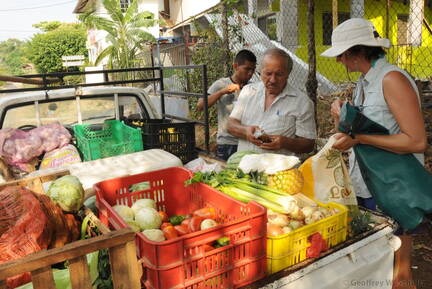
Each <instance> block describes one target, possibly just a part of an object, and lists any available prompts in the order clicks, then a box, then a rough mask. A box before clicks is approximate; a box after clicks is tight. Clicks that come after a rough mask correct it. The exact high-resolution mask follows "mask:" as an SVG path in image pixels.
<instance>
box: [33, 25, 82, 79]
mask: <svg viewBox="0 0 432 289" xmlns="http://www.w3.org/2000/svg"><path fill="white" fill-rule="evenodd" d="M54 26H55V25H54ZM54 26H52V27H54ZM46 29H48V28H46ZM26 54H27V56H28V58H29V59H30V60H31V61H32V62H33V63H34V64H35V66H36V70H37V71H38V72H39V73H50V72H62V71H66V67H63V65H62V59H61V58H62V56H67V55H85V56H87V48H86V32H85V29H84V27H83V26H82V25H77V24H74V25H67V24H65V25H63V24H62V25H60V26H59V27H57V28H56V29H54V30H50V31H48V32H45V33H40V34H36V35H35V36H34V37H33V38H32V40H31V41H30V43H29V48H28V50H27V52H26Z"/></svg>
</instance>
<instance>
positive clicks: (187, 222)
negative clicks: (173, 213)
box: [181, 218, 192, 227]
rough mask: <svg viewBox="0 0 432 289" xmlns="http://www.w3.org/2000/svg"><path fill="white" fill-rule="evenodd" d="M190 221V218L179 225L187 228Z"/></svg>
mask: <svg viewBox="0 0 432 289" xmlns="http://www.w3.org/2000/svg"><path fill="white" fill-rule="evenodd" d="M191 219H192V218H187V219H184V220H183V221H182V222H181V224H182V225H185V226H186V227H188V226H189V222H190V220H191Z"/></svg>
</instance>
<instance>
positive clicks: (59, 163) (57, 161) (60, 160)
mask: <svg viewBox="0 0 432 289" xmlns="http://www.w3.org/2000/svg"><path fill="white" fill-rule="evenodd" d="M80 162H81V158H80V155H79V153H78V150H77V149H76V147H74V146H73V145H71V144H69V145H65V146H64V147H61V148H58V149H55V150H52V151H50V152H47V153H45V155H44V157H43V159H42V162H41V164H40V168H39V169H46V168H60V167H64V166H66V165H70V164H75V163H80Z"/></svg>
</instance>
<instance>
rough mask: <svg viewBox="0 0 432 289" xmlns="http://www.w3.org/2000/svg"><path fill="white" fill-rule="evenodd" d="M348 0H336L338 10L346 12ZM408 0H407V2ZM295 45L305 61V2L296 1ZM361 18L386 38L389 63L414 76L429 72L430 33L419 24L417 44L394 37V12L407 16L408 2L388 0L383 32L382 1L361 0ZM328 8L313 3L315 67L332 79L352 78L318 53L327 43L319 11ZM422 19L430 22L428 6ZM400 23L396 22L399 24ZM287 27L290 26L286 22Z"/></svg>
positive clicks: (431, 70)
mask: <svg viewBox="0 0 432 289" xmlns="http://www.w3.org/2000/svg"><path fill="white" fill-rule="evenodd" d="M350 2H351V0H340V1H338V12H339V13H348V14H349V13H350ZM407 2H408V1H407ZM299 3H300V5H299V18H298V22H299V26H298V27H299V28H298V29H299V31H298V37H299V48H298V49H297V50H296V55H297V56H299V57H300V58H302V59H303V60H304V61H306V62H307V59H308V58H307V45H308V40H307V1H300V2H299ZM364 7H365V11H364V18H366V19H368V20H370V21H372V23H373V24H374V26H375V28H376V30H377V32H378V33H379V34H380V35H381V37H386V38H389V39H390V42H391V44H392V47H391V48H390V49H388V50H387V59H389V61H390V62H391V63H394V64H397V65H399V66H400V67H402V68H404V69H406V70H407V71H408V72H409V73H411V74H412V75H413V76H414V77H416V78H426V77H428V75H432V59H431V55H432V53H431V52H430V48H431V46H432V33H431V32H430V31H429V30H428V29H427V27H426V26H425V25H424V24H423V25H422V27H421V29H422V37H421V39H422V41H421V45H420V46H419V47H413V46H409V45H406V44H405V45H402V44H401V43H400V38H399V40H398V15H408V14H409V11H410V8H409V4H404V2H403V1H394V0H393V1H391V9H390V12H389V14H390V16H389V24H388V28H389V29H388V32H387V31H386V21H387V18H386V1H376V0H365V1H364ZM331 11H332V1H331V0H325V1H316V2H315V44H316V57H317V70H318V71H319V72H320V73H322V74H323V75H325V76H326V77H327V78H329V79H330V80H332V81H335V82H339V81H347V80H356V79H357V77H358V75H357V74H355V73H350V74H347V72H346V70H345V68H344V66H343V65H341V64H340V63H337V62H336V60H335V59H332V58H330V59H329V58H326V57H321V56H320V54H321V53H322V52H323V51H324V50H325V49H327V48H328V47H329V46H328V45H324V44H323V13H324V12H330V13H331ZM424 19H425V20H426V22H428V23H430V24H432V9H431V8H430V7H425V9H424ZM399 25H400V24H399ZM290 26H291V25H290Z"/></svg>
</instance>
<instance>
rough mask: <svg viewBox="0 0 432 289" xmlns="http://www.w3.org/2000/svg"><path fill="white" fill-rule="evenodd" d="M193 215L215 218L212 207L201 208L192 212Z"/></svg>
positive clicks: (214, 211)
mask: <svg viewBox="0 0 432 289" xmlns="http://www.w3.org/2000/svg"><path fill="white" fill-rule="evenodd" d="M193 215H194V216H197V217H202V218H204V219H213V220H214V219H216V217H217V214H216V210H215V209H214V208H202V209H198V210H196V211H194V212H193Z"/></svg>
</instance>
